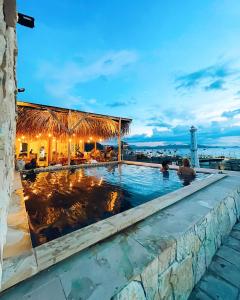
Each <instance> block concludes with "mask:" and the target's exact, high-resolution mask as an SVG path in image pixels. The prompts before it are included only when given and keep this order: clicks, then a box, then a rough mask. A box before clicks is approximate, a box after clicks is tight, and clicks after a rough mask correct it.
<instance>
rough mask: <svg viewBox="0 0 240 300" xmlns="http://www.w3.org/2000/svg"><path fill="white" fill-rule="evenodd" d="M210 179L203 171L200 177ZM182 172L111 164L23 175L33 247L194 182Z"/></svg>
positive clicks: (198, 178) (197, 177) (198, 177)
mask: <svg viewBox="0 0 240 300" xmlns="http://www.w3.org/2000/svg"><path fill="white" fill-rule="evenodd" d="M203 177H206V175H204V174H200V173H199V174H197V176H196V178H195V179H194V180H200V179H202V178H203ZM190 181H191V180H189V178H188V179H186V178H185V179H181V178H179V176H178V175H177V173H176V171H172V170H170V171H169V172H167V173H165V174H163V173H161V171H160V170H159V169H158V168H151V167H143V166H135V165H126V164H120V165H117V164H116V165H108V166H101V167H92V168H82V169H77V170H74V171H69V170H61V171H56V172H44V173H39V174H31V175H28V176H27V177H25V178H24V179H23V189H24V199H25V205H26V210H27V213H28V215H29V226H30V231H31V237H32V242H33V246H34V247H35V246H37V245H40V244H43V243H46V242H48V241H50V240H53V239H55V238H57V237H60V236H62V235H64V234H67V233H69V232H72V231H74V230H77V229H79V228H82V227H85V226H87V225H90V224H93V223H95V222H98V221H100V220H103V219H105V218H108V217H110V216H113V215H115V214H118V213H120V212H123V211H125V210H128V209H130V208H133V207H136V206H138V205H141V204H143V203H145V202H147V201H150V200H152V199H154V198H156V197H159V196H162V195H165V194H167V193H169V192H172V191H175V190H177V189H179V188H181V187H182V186H183V185H187V184H190Z"/></svg>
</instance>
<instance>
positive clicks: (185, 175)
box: [177, 158, 196, 186]
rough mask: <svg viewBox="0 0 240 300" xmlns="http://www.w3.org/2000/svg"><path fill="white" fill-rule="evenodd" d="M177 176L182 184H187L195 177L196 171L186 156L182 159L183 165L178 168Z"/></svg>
mask: <svg viewBox="0 0 240 300" xmlns="http://www.w3.org/2000/svg"><path fill="white" fill-rule="evenodd" d="M177 173H178V176H179V177H180V179H181V180H182V181H183V185H184V186H186V185H189V184H190V183H191V182H192V181H193V180H194V178H195V176H196V172H195V170H194V169H193V168H191V166H190V161H189V159H188V158H184V159H183V165H182V166H181V167H179V169H178V172H177Z"/></svg>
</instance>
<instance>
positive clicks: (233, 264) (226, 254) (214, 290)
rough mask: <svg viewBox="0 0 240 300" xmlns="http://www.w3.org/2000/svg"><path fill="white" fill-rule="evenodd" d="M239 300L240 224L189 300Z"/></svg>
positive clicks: (235, 227) (223, 245) (214, 258)
mask: <svg viewBox="0 0 240 300" xmlns="http://www.w3.org/2000/svg"><path fill="white" fill-rule="evenodd" d="M208 299H218V300H221V299H224V300H235V299H236V300H240V222H239V223H237V224H236V225H235V226H234V227H233V230H232V232H231V233H230V235H229V236H228V237H227V238H225V240H224V241H223V244H222V246H221V247H220V248H219V250H218V251H217V253H216V255H215V256H214V257H213V260H212V263H211V264H210V266H209V268H208V270H207V271H206V273H205V274H204V276H203V277H202V279H201V280H200V281H199V283H198V284H197V286H196V287H195V288H194V290H193V292H192V294H191V295H190V297H189V300H208Z"/></svg>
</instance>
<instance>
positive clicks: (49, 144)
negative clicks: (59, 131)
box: [48, 136, 52, 165]
mask: <svg viewBox="0 0 240 300" xmlns="http://www.w3.org/2000/svg"><path fill="white" fill-rule="evenodd" d="M51 142H52V140H51V137H50V136H48V165H49V162H50V161H51V151H52V149H51V148H52V147H51Z"/></svg>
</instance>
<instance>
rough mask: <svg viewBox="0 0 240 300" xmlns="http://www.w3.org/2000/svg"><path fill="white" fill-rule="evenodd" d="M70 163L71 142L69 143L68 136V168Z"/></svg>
mask: <svg viewBox="0 0 240 300" xmlns="http://www.w3.org/2000/svg"><path fill="white" fill-rule="evenodd" d="M70 162H71V142H70V135H68V166H70Z"/></svg>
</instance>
